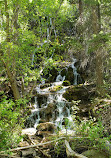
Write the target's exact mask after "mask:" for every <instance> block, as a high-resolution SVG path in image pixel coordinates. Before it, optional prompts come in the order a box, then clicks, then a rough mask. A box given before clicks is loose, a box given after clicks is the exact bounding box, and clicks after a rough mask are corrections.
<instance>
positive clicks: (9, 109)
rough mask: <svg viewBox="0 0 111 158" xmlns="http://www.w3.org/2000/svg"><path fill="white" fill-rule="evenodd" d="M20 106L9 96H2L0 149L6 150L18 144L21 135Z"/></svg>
mask: <svg viewBox="0 0 111 158" xmlns="http://www.w3.org/2000/svg"><path fill="white" fill-rule="evenodd" d="M19 111H20V106H16V104H15V103H14V102H13V101H12V100H11V99H10V100H7V97H4V98H2V100H1V103H0V150H6V149H9V148H12V147H15V146H17V144H18V142H19V141H20V139H21V137H20V135H19V133H20V125H21V123H22V119H20V112H19Z"/></svg>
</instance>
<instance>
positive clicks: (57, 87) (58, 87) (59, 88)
mask: <svg viewBox="0 0 111 158" xmlns="http://www.w3.org/2000/svg"><path fill="white" fill-rule="evenodd" d="M62 88H63V87H62V86H54V87H53V89H49V90H50V91H51V92H56V91H59V90H61V89H62Z"/></svg>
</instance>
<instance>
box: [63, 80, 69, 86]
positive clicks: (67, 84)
mask: <svg viewBox="0 0 111 158" xmlns="http://www.w3.org/2000/svg"><path fill="white" fill-rule="evenodd" d="M62 85H63V86H70V85H71V83H70V82H69V81H68V80H65V81H64V82H63V84H62Z"/></svg>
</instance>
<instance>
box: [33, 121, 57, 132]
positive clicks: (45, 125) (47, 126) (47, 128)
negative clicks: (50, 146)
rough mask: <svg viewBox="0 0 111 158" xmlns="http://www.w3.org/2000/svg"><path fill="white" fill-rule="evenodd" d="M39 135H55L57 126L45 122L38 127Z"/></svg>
mask: <svg viewBox="0 0 111 158" xmlns="http://www.w3.org/2000/svg"><path fill="white" fill-rule="evenodd" d="M36 129H37V133H36V134H37V135H41V134H42V135H47V134H48V135H49V133H50V134H53V133H54V131H55V129H56V128H55V125H54V124H53V123H51V122H45V123H40V124H39V125H38V126H37V128H36Z"/></svg>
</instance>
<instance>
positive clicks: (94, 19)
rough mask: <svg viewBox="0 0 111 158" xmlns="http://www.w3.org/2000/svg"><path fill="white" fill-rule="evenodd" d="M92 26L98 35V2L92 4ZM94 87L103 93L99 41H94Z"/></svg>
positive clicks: (99, 19)
mask: <svg viewBox="0 0 111 158" xmlns="http://www.w3.org/2000/svg"><path fill="white" fill-rule="evenodd" d="M92 28H93V33H94V34H96V35H98V34H99V32H100V30H101V16H100V5H99V3H97V4H93V6H92ZM96 47H97V49H96V51H95V55H96V87H97V91H98V92H99V93H100V94H101V95H103V87H102V86H103V61H102V48H101V46H100V43H98V42H97V43H96Z"/></svg>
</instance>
